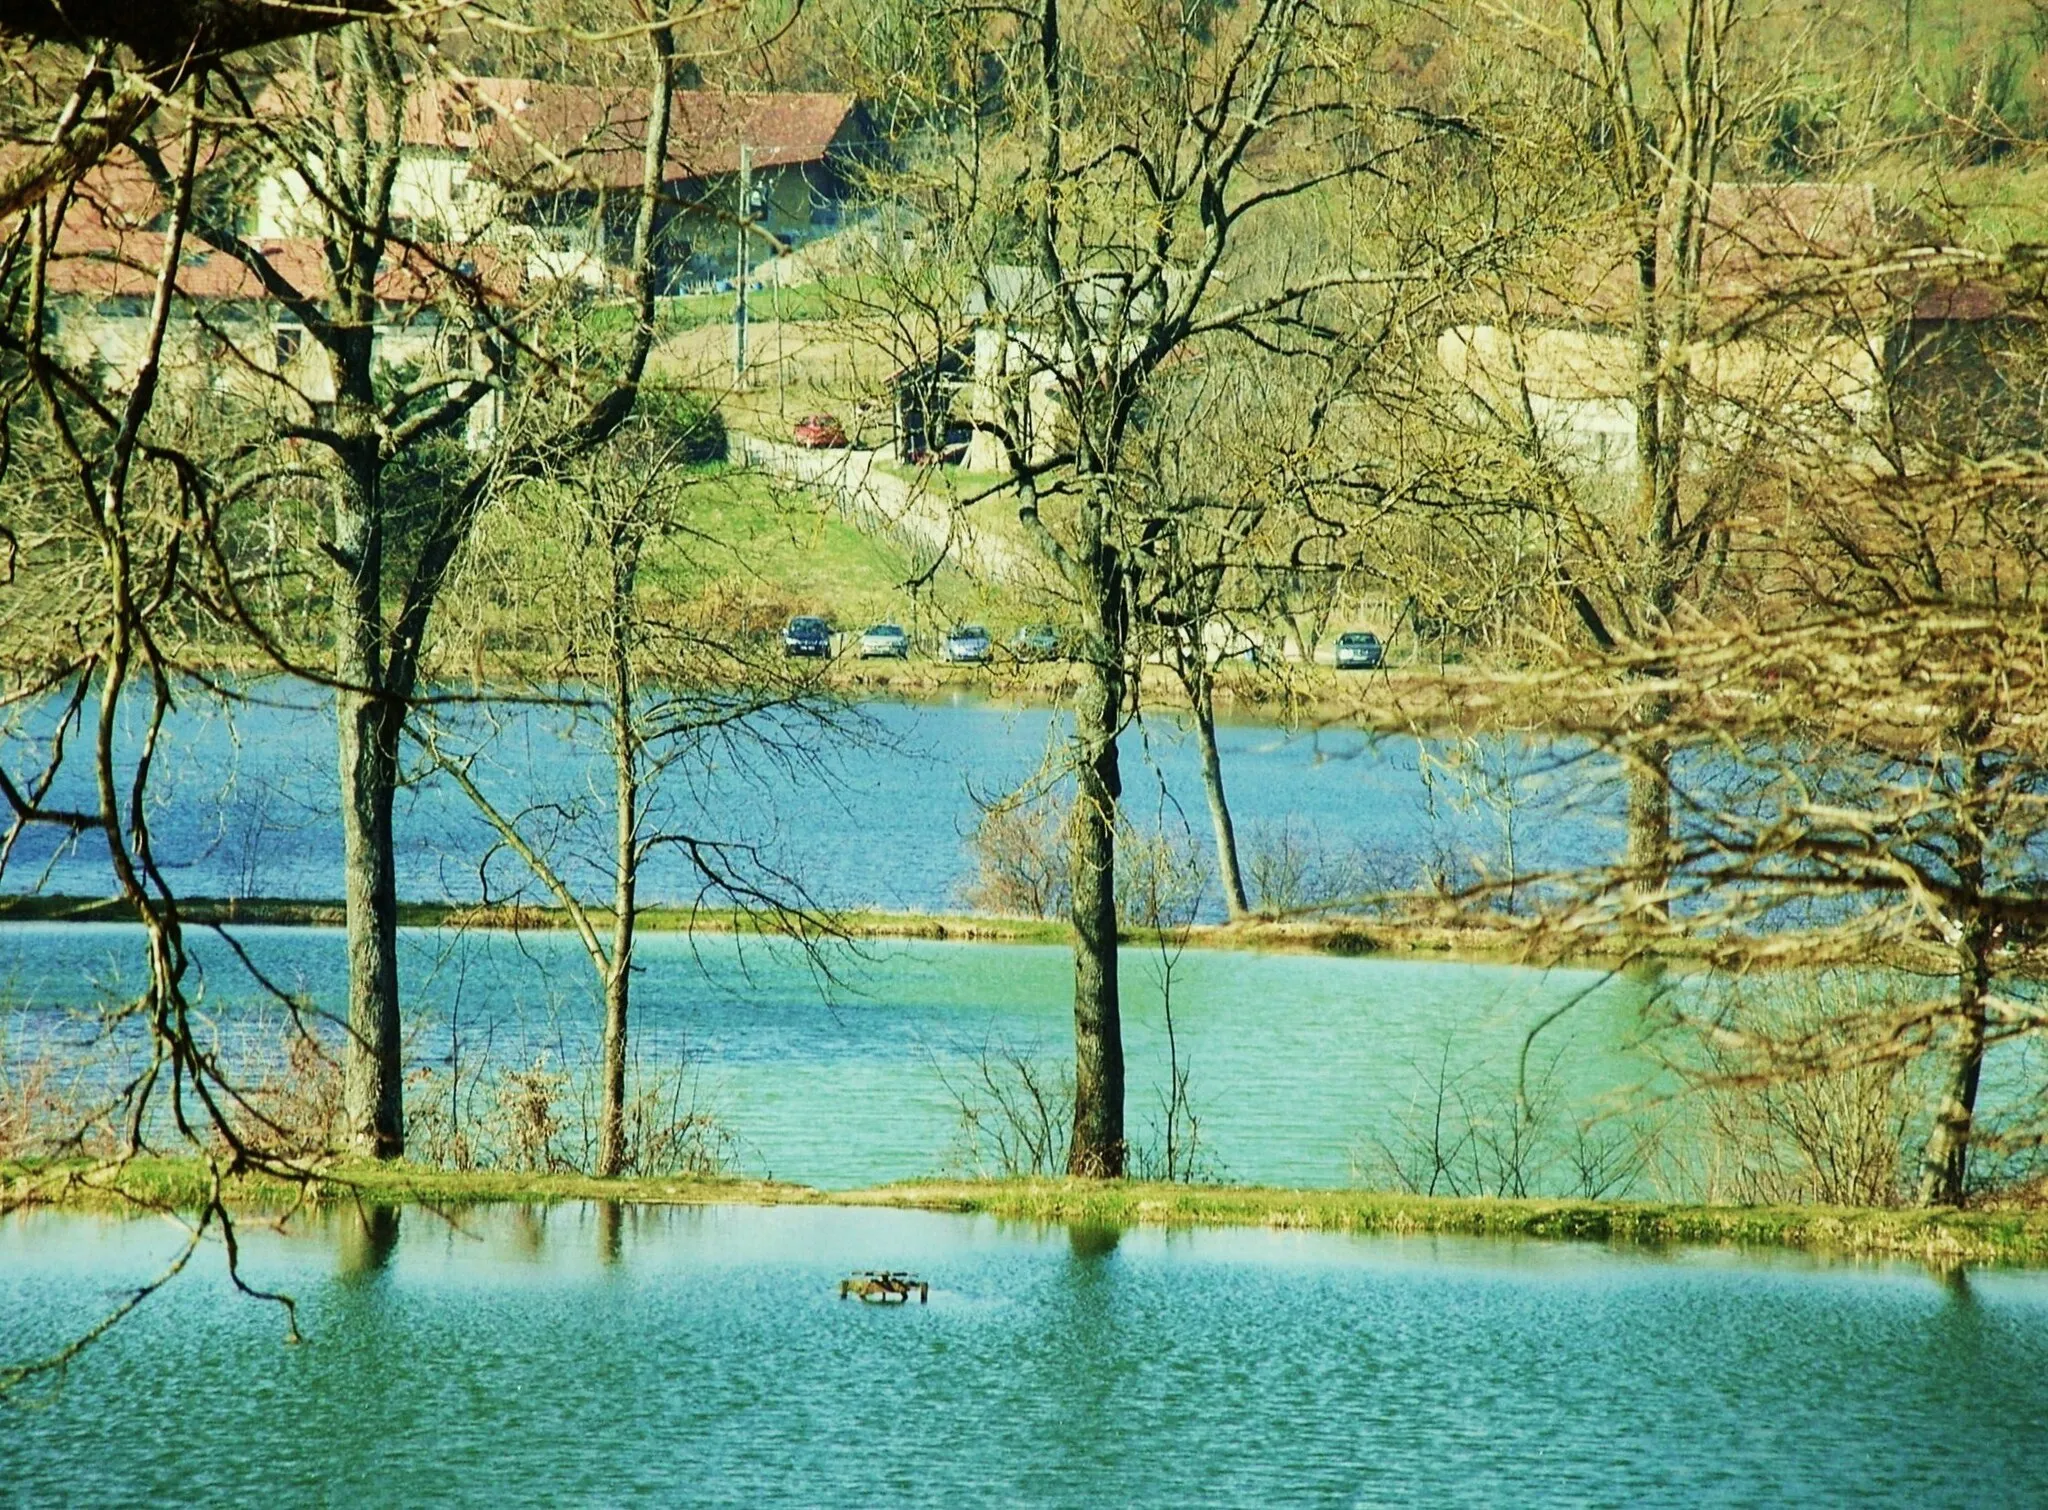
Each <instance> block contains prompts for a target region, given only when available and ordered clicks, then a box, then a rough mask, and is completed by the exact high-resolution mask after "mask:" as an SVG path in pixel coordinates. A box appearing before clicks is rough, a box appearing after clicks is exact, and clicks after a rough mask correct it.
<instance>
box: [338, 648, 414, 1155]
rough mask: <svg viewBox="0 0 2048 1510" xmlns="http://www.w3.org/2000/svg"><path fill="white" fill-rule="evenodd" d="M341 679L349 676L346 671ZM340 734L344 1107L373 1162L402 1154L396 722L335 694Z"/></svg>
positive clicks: (381, 706)
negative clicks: (345, 1004) (345, 1014)
mask: <svg viewBox="0 0 2048 1510" xmlns="http://www.w3.org/2000/svg"><path fill="white" fill-rule="evenodd" d="M343 677H344V680H346V679H347V677H348V673H347V672H346V671H344V673H343ZM338 701H339V703H340V707H339V710H338V712H339V726H340V732H341V814H342V818H341V851H342V862H341V863H342V886H343V891H342V897H343V905H344V917H345V919H346V923H347V932H348V1032H349V1046H348V1052H347V1053H346V1054H345V1055H344V1056H343V1066H344V1073H343V1110H344V1114H345V1117H346V1120H347V1125H348V1136H349V1141H350V1143H351V1145H352V1146H353V1147H354V1148H355V1150H356V1151H357V1152H358V1153H364V1154H368V1155H370V1156H371V1157H373V1158H379V1159H395V1158H397V1157H398V1156H399V1155H400V1154H402V1153H404V1152H405V1113H404V1099H403V1097H404V1087H403V1083H402V1076H403V1066H402V1065H401V1063H400V1056H399V1048H400V1042H399V1041H400V1028H399V1021H398V885H397V880H396V877H395V874H394V866H393V863H392V836H391V809H392V797H393V792H394V790H395V788H396V787H397V784H398V739H397V725H398V724H399V723H400V722H402V719H403V714H402V713H400V712H397V711H394V710H393V709H392V708H391V705H390V704H389V703H387V702H386V701H384V700H383V699H382V698H379V697H374V696H369V695H365V694H363V693H360V692H355V691H343V692H341V693H339V694H338Z"/></svg>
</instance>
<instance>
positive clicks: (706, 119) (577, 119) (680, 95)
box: [256, 75, 859, 188]
mask: <svg viewBox="0 0 2048 1510" xmlns="http://www.w3.org/2000/svg"><path fill="white" fill-rule="evenodd" d="M304 93H305V86H304V82H303V78H302V76H297V75H293V76H287V77H284V78H280V79H278V80H276V81H275V82H273V83H272V85H271V86H270V87H269V88H268V89H266V90H265V91H264V93H263V95H262V96H261V97H260V98H259V99H258V101H257V104H256V110H257V113H258V114H259V115H265V114H267V115H273V116H276V115H288V114H293V113H302V112H304V111H305V110H307V109H308V108H310V106H311V101H309V100H307V99H305V98H304V97H303V96H304ZM858 109H859V102H858V101H857V100H856V99H855V98H854V97H853V96H852V95H849V94H798V93H758V94H745V93H731V92H726V91H723V90H709V89H696V90H688V89H686V90H679V91H677V93H676V96H675V99H674V102H673V104H672V106H671V120H670V127H669V154H668V156H669V162H668V179H669V181H670V182H678V181H682V180H688V179H694V178H705V177H710V176H713V175H717V174H723V173H736V172H738V171H739V149H740V145H741V144H742V143H745V144H746V145H747V146H749V147H751V148H752V149H753V158H754V165H755V166H756V167H758V168H777V167H795V166H801V165H803V164H807V163H817V162H823V161H824V160H825V159H826V157H827V156H828V155H829V154H830V153H831V151H832V150H833V148H834V146H835V145H836V144H838V143H839V140H840V137H841V134H842V133H843V132H845V131H846V130H847V128H848V125H849V123H850V122H852V121H853V120H854V118H855V115H856V112H857V111H858ZM646 130H647V91H646V90H645V89H644V88H641V87H638V86H631V87H625V86H621V87H616V88H614V87H605V86H599V85H591V84H557V83H550V82H546V81H543V80H536V79H505V78H483V77H479V78H434V79H427V80H422V81H419V82H417V83H415V84H414V85H413V86H411V87H410V88H409V89H408V90H407V92H406V101H405V120H404V122H403V126H402V131H403V136H402V139H403V141H404V142H405V144H406V145H407V146H409V147H420V148H426V149H429V150H439V151H445V152H455V153H461V154H463V155H465V156H469V157H470V158H471V159H472V160H473V161H474V162H476V163H477V164H478V165H479V166H480V167H481V168H482V170H483V172H484V173H485V174H486V175H488V176H489V177H491V178H494V179H496V180H498V181H499V182H501V183H508V184H520V185H527V184H532V185H536V186H539V187H544V188H554V187H569V186H571V185H588V186H593V187H602V188H630V187H633V186H634V185H637V184H638V183H639V182H640V158H641V153H642V151H643V144H644V142H645V138H646Z"/></svg>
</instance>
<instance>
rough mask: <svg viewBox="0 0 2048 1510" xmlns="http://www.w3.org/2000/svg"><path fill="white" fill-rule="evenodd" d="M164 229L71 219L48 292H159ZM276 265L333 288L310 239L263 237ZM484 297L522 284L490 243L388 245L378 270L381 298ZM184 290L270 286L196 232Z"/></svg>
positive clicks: (222, 294) (248, 291)
mask: <svg viewBox="0 0 2048 1510" xmlns="http://www.w3.org/2000/svg"><path fill="white" fill-rule="evenodd" d="M164 240H165V238H164V236H163V233H161V232H159V231H147V230H131V229H125V228H119V227H113V226H108V225H102V224H98V223H95V222H92V221H86V222H83V223H80V224H77V225H72V224H70V223H67V224H66V225H65V227H64V230H63V232H62V233H61V234H60V235H59V236H58V238H57V246H56V251H55V253H54V255H52V257H51V258H50V270H49V287H50V292H51V293H53V294H59V295H71V296H83V297H88V298H107V297H109V296H113V295H139V296H143V297H147V296H149V295H151V294H153V293H154V292H155V291H156V280H157V275H158V272H159V270H160V269H161V268H162V266H163V256H164ZM258 249H259V250H260V251H262V253H263V254H264V256H265V257H266V259H267V260H268V261H269V263H270V265H271V266H272V267H273V268H274V269H276V271H277V272H278V273H279V275H280V276H282V277H283V278H284V279H285V281H286V282H288V283H290V284H291V285H292V286H293V287H294V288H297V289H300V290H302V291H305V292H307V293H309V294H311V295H313V296H315V297H318V296H320V295H321V294H322V293H323V292H324V291H325V289H326V288H327V261H326V256H325V253H324V252H323V250H322V248H321V244H320V243H319V242H317V241H314V240H312V239H310V238H294V239H290V240H272V241H265V242H261V243H259V246H258ZM468 279H474V280H476V281H475V283H474V284H473V285H472V286H473V287H475V288H477V289H480V290H481V291H482V293H483V294H484V296H485V297H486V298H489V299H491V300H493V301H496V302H504V301H507V300H510V299H511V298H512V297H514V296H515V295H516V294H517V292H518V288H519V272H518V269H517V268H516V267H514V266H513V265H512V264H511V263H509V262H507V261H505V260H504V259H503V258H502V257H500V256H496V255H494V254H493V253H492V252H491V250H490V249H489V248H485V247H464V248H460V249H456V248H437V247H421V248H412V247H400V246H396V245H394V246H392V247H390V248H388V249H387V251H386V253H385V259H384V262H383V264H382V265H381V266H380V267H379V268H378V270H377V297H378V298H379V299H380V300H382V301H383V302H385V303H387V304H397V305H426V304H431V303H435V302H437V301H439V300H441V299H444V298H462V297H466V296H467V294H466V291H465V289H464V288H463V287H462V284H463V283H464V282H465V281H466V280H468ZM177 287H178V292H179V293H180V294H182V295H184V297H185V298H187V299H192V300H213V299H243V300H250V301H262V300H266V299H268V298H269V297H270V295H269V293H268V291H267V290H266V289H265V288H264V287H263V285H262V283H261V282H260V281H259V280H258V279H257V277H256V275H255V274H254V273H253V272H251V271H250V270H249V269H248V267H247V266H245V265H244V264H243V263H242V262H241V261H239V260H238V259H236V258H234V257H230V256H228V255H227V254H226V253H224V252H218V251H215V250H213V249H212V248H210V247H208V246H207V245H206V244H205V243H204V242H200V241H196V240H194V239H192V238H191V237H187V238H186V240H185V247H184V252H183V255H182V256H181V258H180V264H179V268H178V283H177Z"/></svg>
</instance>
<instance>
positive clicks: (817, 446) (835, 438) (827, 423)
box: [789, 414, 846, 451]
mask: <svg viewBox="0 0 2048 1510" xmlns="http://www.w3.org/2000/svg"><path fill="white" fill-rule="evenodd" d="M789 433H790V435H791V437H792V438H793V439H794V440H795V441H796V443H797V444H798V445H800V446H809V447H810V448H811V449H812V450H814V451H828V450H837V449H838V448H839V447H841V446H844V445H845V444H846V431H845V430H844V429H843V428H842V427H841V426H840V423H839V418H838V416H837V415H833V414H806V415H805V416H804V417H803V418H802V419H800V420H798V421H797V422H796V428H795V429H793V430H791V431H790V432H789Z"/></svg>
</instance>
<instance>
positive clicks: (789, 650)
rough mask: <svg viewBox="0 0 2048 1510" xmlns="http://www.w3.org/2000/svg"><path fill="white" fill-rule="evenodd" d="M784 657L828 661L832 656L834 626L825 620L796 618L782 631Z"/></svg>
mask: <svg viewBox="0 0 2048 1510" xmlns="http://www.w3.org/2000/svg"><path fill="white" fill-rule="evenodd" d="M782 653H783V654H784V655H802V656H809V657H811V658H812V659H813V660H820V661H822V660H826V659H829V658H830V656H831V654H832V626H831V625H829V624H827V623H826V622H825V621H824V620H823V619H813V618H794V619H791V620H790V621H789V625H788V627H787V628H785V629H784V630H783V631H782Z"/></svg>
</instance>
